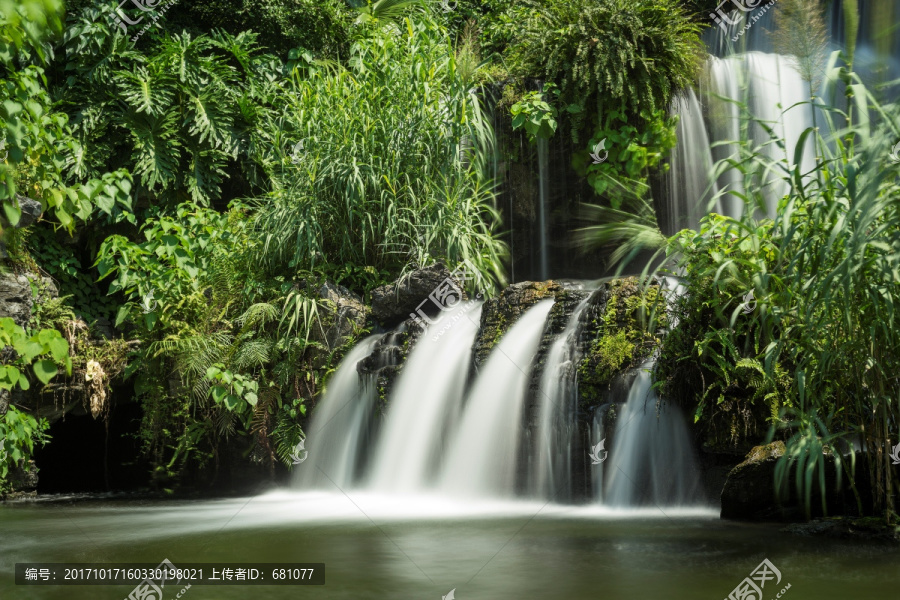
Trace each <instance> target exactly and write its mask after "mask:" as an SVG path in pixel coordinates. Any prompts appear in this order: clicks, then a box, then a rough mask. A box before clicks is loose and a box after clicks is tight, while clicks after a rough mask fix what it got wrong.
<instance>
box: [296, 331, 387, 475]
mask: <svg viewBox="0 0 900 600" xmlns="http://www.w3.org/2000/svg"><path fill="white" fill-rule="evenodd" d="M380 337H381V336H378V335H372V336H369V337H367V338H366V339H364V340H363V341H361V342H359V343H358V344H357V345H356V346H355V347H354V348H353V349H352V350H351V351H350V353H349V354H347V356H346V358H344V360H343V362H341V365H340V367H338V370H337V372H335V374H334V375H333V376H332V378H331V381H330V382H329V384H328V388H327V390H326V391H325V396H324V397H323V398H322V400H321V401H320V402H319V405H318V406H317V407H316V409H315V413H314V414H313V418H312V422H311V423H310V426H309V431H308V432H307V441H306V450H307V452H308V454H307V460H306V461H304V462H303V463H300V465H298V467H299V468H298V469H296V472H295V474H294V482H295V484H296V486H297V487H300V488H304V489H311V488H324V489H333V488H334V486H335V485H337V486H338V487H340V488H341V489H345V488H346V487H348V486H350V485H352V484H353V482H354V480H355V475H356V467H357V461H358V459H359V455H360V452H361V451H362V450H363V448H362V446H363V439H364V437H365V433H366V431H367V430H368V426H369V421H370V419H371V418H372V413H373V410H374V404H375V386H374V382H372V381H368V380H366V379H364V378H361V377H360V375H359V373H358V372H357V370H356V365H357V363H359V361H361V360H362V359H364V358H365V357H367V356H368V355H369V354H371V352H372V349H373V348H374V347H375V344H376V343H377V342H378V340H379V338H380Z"/></svg>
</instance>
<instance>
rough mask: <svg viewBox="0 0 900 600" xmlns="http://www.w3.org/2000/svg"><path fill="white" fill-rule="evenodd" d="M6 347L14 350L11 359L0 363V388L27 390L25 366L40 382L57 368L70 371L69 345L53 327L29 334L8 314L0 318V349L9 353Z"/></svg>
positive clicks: (45, 382)
mask: <svg viewBox="0 0 900 600" xmlns="http://www.w3.org/2000/svg"><path fill="white" fill-rule="evenodd" d="M7 347H11V349H12V350H14V351H15V352H14V355H15V358H5V359H4V361H3V364H2V365H0V390H12V389H13V388H14V387H16V386H18V387H19V388H20V389H22V390H27V389H29V388H30V387H31V384H30V383H29V381H28V375H27V369H28V367H31V370H32V372H33V373H34V376H35V377H37V378H38V380H39V381H40V382H41V383H42V384H44V385H46V384H47V383H49V382H50V380H51V379H53V378H54V377H55V376H56V374H57V373H59V367H63V368H65V370H66V373H68V374H69V375H71V374H72V359H71V358H70V357H69V344H68V342H66V340H65V339H63V337H62V335H61V334H60V333H59V332H58V331H56V330H55V329H42V330H40V331H38V332H37V333H35V334H34V335H31V336H29V335H27V334H26V333H25V330H24V329H22V328H21V327H19V326H18V325H16V323H15V321H13V320H12V319H10V318H9V317H3V318H0V352H4V353H9V352H10V348H7Z"/></svg>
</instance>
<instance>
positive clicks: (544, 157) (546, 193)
mask: <svg viewBox="0 0 900 600" xmlns="http://www.w3.org/2000/svg"><path fill="white" fill-rule="evenodd" d="M549 144H550V142H549V141H547V139H546V138H543V137H538V141H537V155H538V196H539V197H538V229H539V230H540V236H539V237H540V248H539V250H540V253H541V262H540V278H541V280H547V279H549V278H550V241H549V231H550V206H549V204H550V175H549V172H550V148H549Z"/></svg>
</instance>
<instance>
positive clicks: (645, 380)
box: [592, 361, 701, 507]
mask: <svg viewBox="0 0 900 600" xmlns="http://www.w3.org/2000/svg"><path fill="white" fill-rule="evenodd" d="M653 366H654V361H648V362H646V363H644V365H642V367H641V369H640V371H639V372H638V374H637V377H636V378H635V380H634V383H633V384H632V385H631V389H630V390H629V392H628V400H627V401H626V403H625V406H624V407H623V409H622V410H621V411H620V413H619V415H618V418H617V420H616V430H615V441H614V445H613V447H612V449H609V455H608V458H609V460H608V461H606V464H605V465H604V466H605V468H606V471H607V472H608V474H607V479H606V495H605V498H604V500H605V503H606V504H608V505H611V506H617V507H630V506H640V505H648V504H655V505H657V506H662V505H669V506H672V505H676V506H678V505H682V506H683V505H689V504H698V503H699V502H700V499H701V495H700V489H701V488H700V479H699V477H698V466H697V463H696V459H695V457H694V451H693V448H692V447H691V440H690V436H689V435H688V430H687V426H686V424H685V423H684V419H683V417H682V415H681V413H680V411H679V410H678V407H676V406H673V405H672V404H671V403H668V402H665V403H660V402H659V398H658V397H657V395H656V392H655V391H654V390H653V388H652V386H651V381H650V371H652V369H653ZM598 441H599V440H592V443H597V442H598Z"/></svg>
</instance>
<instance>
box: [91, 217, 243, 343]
mask: <svg viewBox="0 0 900 600" xmlns="http://www.w3.org/2000/svg"><path fill="white" fill-rule="evenodd" d="M141 231H142V234H143V236H144V238H145V239H146V241H144V242H141V243H134V242H131V241H130V240H128V239H127V238H125V237H124V236H120V235H112V236H110V237H108V238H107V239H106V240H105V241H104V242H103V244H102V245H101V247H100V250H99V252H98V253H97V262H96V264H95V266H96V267H97V269H98V271H99V272H100V279H104V278H106V277H110V276H112V275H115V278H114V279H113V280H112V282H111V283H110V286H109V290H110V293H115V292H119V291H122V292H124V293H125V296H126V298H127V299H128V301H127V302H126V303H125V304H123V305H122V306H121V307H120V308H119V311H118V315H117V316H116V326H118V325H120V324H121V323H123V322H124V321H125V320H126V319H130V320H135V321H136V320H138V319H139V317H138V311H139V310H142V311H143V319H142V320H143V324H144V325H145V326H146V328H147V329H148V330H151V329H153V327H154V325H155V324H156V321H157V320H161V321H163V322H166V321H167V319H168V318H169V316H170V313H169V309H173V308H174V307H176V306H178V305H179V303H180V302H181V301H182V300H183V299H184V298H186V297H189V296H191V295H192V294H196V293H197V292H200V291H201V289H202V288H201V282H202V281H204V280H205V279H206V277H207V276H208V275H209V273H210V269H211V268H212V265H213V261H214V260H215V256H214V255H213V254H212V252H211V250H212V248H222V249H224V248H227V247H228V246H230V245H232V244H233V243H234V242H235V239H236V236H238V235H239V232H240V229H238V230H237V231H235V230H234V228H233V227H231V226H230V225H229V217H228V215H223V214H221V213H219V212H217V211H214V210H212V209H207V208H201V207H198V206H196V205H192V204H189V203H187V204H182V205H180V206H178V208H177V209H176V210H175V214H174V215H169V214H166V213H163V214H161V215H160V216H158V217H151V218H149V219H147V220H146V221H145V223H144V225H143V227H142V228H141ZM145 309H146V310H145Z"/></svg>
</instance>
